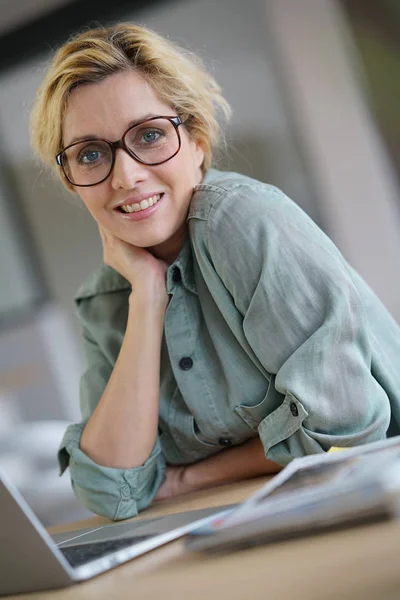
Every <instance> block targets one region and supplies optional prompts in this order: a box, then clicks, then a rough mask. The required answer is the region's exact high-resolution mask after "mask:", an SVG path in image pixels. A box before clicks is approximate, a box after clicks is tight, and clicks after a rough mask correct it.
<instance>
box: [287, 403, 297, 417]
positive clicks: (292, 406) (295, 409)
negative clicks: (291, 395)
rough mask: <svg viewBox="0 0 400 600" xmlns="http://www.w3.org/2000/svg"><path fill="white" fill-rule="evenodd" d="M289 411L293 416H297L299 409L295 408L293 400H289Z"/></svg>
mask: <svg viewBox="0 0 400 600" xmlns="http://www.w3.org/2000/svg"><path fill="white" fill-rule="evenodd" d="M289 407H290V412H291V413H292V415H293V416H294V417H298V416H299V409H298V408H297V406H296V404H295V403H294V402H291V403H290V405H289Z"/></svg>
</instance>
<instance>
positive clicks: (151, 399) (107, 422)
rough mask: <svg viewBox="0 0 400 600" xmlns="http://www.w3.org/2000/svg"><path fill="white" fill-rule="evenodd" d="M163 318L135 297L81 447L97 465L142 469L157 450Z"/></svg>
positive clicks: (142, 298) (154, 307)
mask: <svg viewBox="0 0 400 600" xmlns="http://www.w3.org/2000/svg"><path fill="white" fill-rule="evenodd" d="M164 312H165V311H163V310H162V309H161V308H160V307H159V306H157V305H154V304H153V303H152V302H151V298H149V297H145V296H144V295H143V296H141V295H140V296H137V295H136V296H134V295H131V298H130V301H129V315H128V322H127V328H126V332H125V336H124V341H123V343H122V346H121V350H120V353H119V356H118V360H117V362H116V364H115V367H114V370H113V372H112V375H111V377H110V380H109V382H108V384H107V387H106V389H105V391H104V393H103V396H102V398H101V399H100V401H99V404H98V405H97V407H96V410H95V411H94V413H93V415H92V416H91V418H90V419H89V421H88V423H87V425H86V427H85V429H84V431H83V434H82V438H81V442H80V447H81V450H83V452H85V454H87V455H88V456H89V457H90V458H91V459H92V460H93V461H95V462H96V463H98V464H100V465H103V466H107V467H114V468H119V469H129V468H132V467H136V466H140V465H142V464H143V463H144V462H145V461H146V460H147V458H148V457H149V456H150V454H151V451H152V448H153V446H154V443H155V440H156V435H157V426H158V409H159V387H160V354H161V342H162V335H163V325H164Z"/></svg>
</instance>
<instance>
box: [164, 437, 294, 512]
mask: <svg viewBox="0 0 400 600" xmlns="http://www.w3.org/2000/svg"><path fill="white" fill-rule="evenodd" d="M281 469H282V467H281V466H280V465H278V464H277V463H274V462H272V461H270V460H267V459H266V458H265V452H264V448H263V445H262V443H261V440H260V438H258V437H257V438H254V439H252V440H250V441H248V442H246V443H245V444H242V445H241V446H235V447H234V448H228V449H226V450H222V451H221V452H218V453H217V454H215V455H214V456H211V457H210V458H207V459H205V460H201V461H199V462H197V463H194V464H193V465H188V466H182V467H167V479H166V481H165V482H164V483H163V485H162V486H161V487H160V489H159V491H158V494H157V496H156V500H162V499H164V498H170V497H172V496H177V495H179V494H184V493H187V492H193V491H195V490H201V489H203V488H207V487H212V486H215V485H220V484H223V483H232V482H234V481H241V480H243V479H250V478H251V477H257V476H259V475H273V474H275V473H278V472H279V471H280V470H281Z"/></svg>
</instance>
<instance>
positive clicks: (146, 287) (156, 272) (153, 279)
mask: <svg viewBox="0 0 400 600" xmlns="http://www.w3.org/2000/svg"><path fill="white" fill-rule="evenodd" d="M99 231H100V237H101V241H102V244H103V260H104V263H105V264H106V265H108V266H109V267H112V268H113V269H115V270H116V271H117V272H118V273H120V275H122V276H123V277H125V279H127V280H128V281H129V282H130V283H131V285H132V289H133V290H135V291H136V290H140V291H144V293H145V294H150V293H154V297H156V298H157V299H158V301H160V300H161V302H162V303H163V304H165V307H166V306H167V304H168V294H167V290H166V285H165V278H166V272H167V268H168V265H167V263H165V262H164V261H162V260H159V259H157V258H155V257H154V256H153V255H152V254H150V252H149V251H148V250H146V249H145V248H138V247H137V246H133V245H132V244H128V242H125V241H124V240H121V239H120V238H118V237H116V236H115V235H113V234H112V233H111V232H110V231H108V230H106V229H104V228H102V227H99Z"/></svg>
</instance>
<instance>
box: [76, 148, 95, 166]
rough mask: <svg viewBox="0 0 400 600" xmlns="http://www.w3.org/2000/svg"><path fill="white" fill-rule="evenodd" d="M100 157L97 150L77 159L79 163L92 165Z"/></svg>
mask: <svg viewBox="0 0 400 600" xmlns="http://www.w3.org/2000/svg"><path fill="white" fill-rule="evenodd" d="M99 157H100V152H99V151H98V150H90V151H89V152H85V154H82V155H81V156H80V157H79V160H80V162H83V163H93V162H95V161H96V160H98V159H99Z"/></svg>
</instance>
